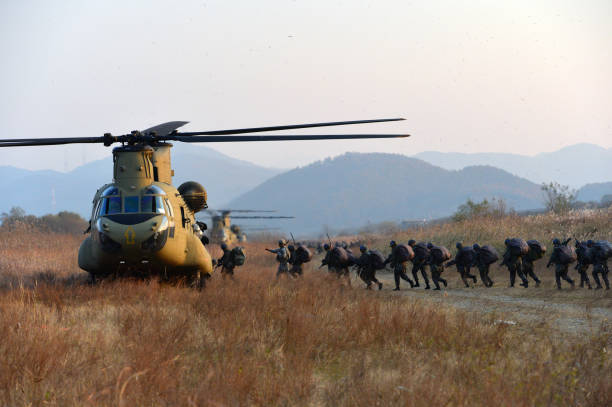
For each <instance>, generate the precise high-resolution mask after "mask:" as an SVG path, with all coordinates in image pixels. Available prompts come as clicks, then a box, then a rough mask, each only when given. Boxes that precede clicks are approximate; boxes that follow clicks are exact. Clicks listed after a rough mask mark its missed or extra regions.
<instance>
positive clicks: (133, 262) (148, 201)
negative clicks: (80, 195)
mask: <svg viewBox="0 0 612 407" xmlns="http://www.w3.org/2000/svg"><path fill="white" fill-rule="evenodd" d="M170 147H171V146H170V145H168V144H163V145H161V146H153V147H151V146H127V147H119V148H115V149H114V150H113V157H114V168H115V171H114V179H113V183H110V184H107V185H104V186H103V187H101V188H100V189H98V191H97V192H96V195H95V196H94V199H93V209H92V214H91V220H90V236H88V237H87V238H86V239H85V241H84V242H83V243H82V244H81V247H80V249H79V266H80V267H81V268H82V269H84V270H86V271H88V272H89V273H91V274H92V275H93V276H96V277H97V276H99V277H104V276H107V275H123V274H136V275H138V274H142V275H149V274H159V275H162V276H166V277H169V278H172V277H180V276H185V277H187V278H192V277H196V278H197V277H201V276H204V275H208V274H211V273H212V271H213V267H212V260H211V257H210V254H209V253H208V251H207V250H206V248H205V247H204V245H203V244H202V242H201V240H200V238H201V236H202V231H201V230H200V228H199V226H198V225H197V223H196V222H195V217H194V211H193V208H190V206H189V204H188V202H186V201H185V199H184V197H183V196H182V195H181V194H180V193H179V191H178V190H177V189H176V188H175V187H174V186H173V185H172V184H171V176H172V170H171V169H170V168H169V167H170V161H169V150H170Z"/></svg>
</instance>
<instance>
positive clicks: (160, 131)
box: [142, 121, 189, 136]
mask: <svg viewBox="0 0 612 407" xmlns="http://www.w3.org/2000/svg"><path fill="white" fill-rule="evenodd" d="M187 123H189V122H182V121H174V122H167V123H162V124H158V125H157V126H153V127H149V128H148V129H146V130H143V131H142V133H144V134H150V133H156V134H157V135H158V136H167V135H168V134H170V133H172V132H173V131H175V130H176V129H178V128H179V127H182V126H184V125H186V124H187Z"/></svg>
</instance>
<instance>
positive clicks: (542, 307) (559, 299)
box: [379, 274, 612, 336]
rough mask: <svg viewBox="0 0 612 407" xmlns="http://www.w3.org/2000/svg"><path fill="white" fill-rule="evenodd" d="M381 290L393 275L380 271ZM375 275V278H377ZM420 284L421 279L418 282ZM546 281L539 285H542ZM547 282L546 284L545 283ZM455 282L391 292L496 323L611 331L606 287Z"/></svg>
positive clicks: (390, 283) (610, 298)
mask: <svg viewBox="0 0 612 407" xmlns="http://www.w3.org/2000/svg"><path fill="white" fill-rule="evenodd" d="M380 277H382V281H383V283H384V285H385V290H390V289H392V288H393V287H394V283H393V277H392V276H391V275H388V274H383V275H381V276H380ZM380 277H379V278H380ZM421 284H422V282H421ZM545 285H546V284H543V286H545ZM548 285H550V284H548ZM455 286H456V284H455V281H452V282H449V288H447V289H446V290H444V289H443V291H432V290H424V289H423V288H422V286H421V288H414V289H410V288H408V286H407V285H406V284H405V283H404V282H403V281H402V287H403V288H402V290H401V291H399V292H392V293H393V295H402V296H407V297H411V298H415V299H423V300H427V301H432V302H434V303H439V304H444V305H449V306H452V307H455V308H458V309H461V310H465V311H468V312H476V313H480V314H484V316H488V317H490V316H491V315H493V316H494V318H495V321H497V322H498V323H506V324H509V325H515V326H517V328H520V329H530V327H534V326H537V325H546V326H548V327H550V328H552V329H554V330H556V331H559V332H562V333H564V334H570V335H580V336H582V335H588V334H593V333H597V332H599V331H600V330H601V329H605V330H608V331H609V330H612V292H611V291H606V290H586V289H578V288H577V289H573V290H571V289H566V290H562V291H557V290H556V289H555V288H554V287H546V288H543V287H540V288H527V289H524V288H520V287H519V288H508V287H498V288H485V287H482V286H476V287H475V288H455Z"/></svg>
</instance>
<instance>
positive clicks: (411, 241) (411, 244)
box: [408, 239, 416, 247]
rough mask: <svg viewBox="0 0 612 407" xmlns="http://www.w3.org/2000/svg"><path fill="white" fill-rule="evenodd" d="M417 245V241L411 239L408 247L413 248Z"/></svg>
mask: <svg viewBox="0 0 612 407" xmlns="http://www.w3.org/2000/svg"><path fill="white" fill-rule="evenodd" d="M415 244H416V240H414V239H410V240H408V246H410V247H413V246H414V245H415Z"/></svg>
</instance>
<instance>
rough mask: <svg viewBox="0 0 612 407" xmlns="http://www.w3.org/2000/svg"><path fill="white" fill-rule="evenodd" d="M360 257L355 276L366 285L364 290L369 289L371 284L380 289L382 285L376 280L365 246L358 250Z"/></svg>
mask: <svg viewBox="0 0 612 407" xmlns="http://www.w3.org/2000/svg"><path fill="white" fill-rule="evenodd" d="M359 250H360V251H361V256H360V257H359V259H357V275H359V278H361V279H362V280H363V282H364V283H366V288H367V289H371V288H372V283H376V284H377V285H378V289H379V290H380V289H382V286H383V285H382V283H381V282H380V281H378V279H377V278H376V270H374V266H373V265H372V263H371V261H370V252H369V251H368V248H367V247H365V246H361V247H360V248H359Z"/></svg>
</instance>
